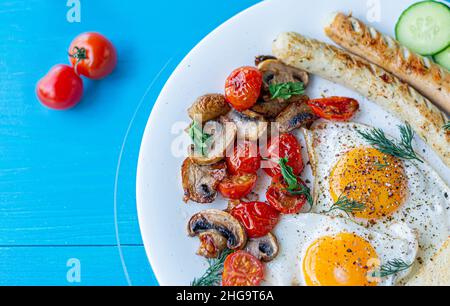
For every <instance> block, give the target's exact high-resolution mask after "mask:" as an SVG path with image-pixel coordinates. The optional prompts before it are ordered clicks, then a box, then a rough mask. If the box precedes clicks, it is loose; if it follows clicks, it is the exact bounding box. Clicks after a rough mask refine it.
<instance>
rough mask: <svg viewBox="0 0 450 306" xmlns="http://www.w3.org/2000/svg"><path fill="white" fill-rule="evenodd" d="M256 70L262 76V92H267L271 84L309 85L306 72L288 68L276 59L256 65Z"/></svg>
mask: <svg viewBox="0 0 450 306" xmlns="http://www.w3.org/2000/svg"><path fill="white" fill-rule="evenodd" d="M258 69H259V70H260V71H261V73H262V74H263V85H264V90H265V91H267V92H268V91H269V87H270V85H272V84H280V83H289V82H302V83H303V84H304V85H305V87H306V86H308V84H309V75H308V73H307V72H305V71H303V70H300V69H298V68H294V67H291V66H288V65H286V64H284V63H282V62H281V61H279V60H277V59H268V60H265V61H262V62H261V63H260V64H259V65H258Z"/></svg>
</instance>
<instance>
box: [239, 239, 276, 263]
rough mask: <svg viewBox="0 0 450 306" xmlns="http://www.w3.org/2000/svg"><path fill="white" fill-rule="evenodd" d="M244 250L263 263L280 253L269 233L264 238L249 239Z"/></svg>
mask: <svg viewBox="0 0 450 306" xmlns="http://www.w3.org/2000/svg"><path fill="white" fill-rule="evenodd" d="M245 250H246V251H247V252H249V253H250V254H252V255H253V256H255V257H256V258H258V259H259V260H262V261H264V262H269V261H272V260H274V259H275V258H276V257H277V256H278V253H279V251H280V247H279V245H278V240H277V238H276V237H275V236H274V235H273V234H272V233H269V234H267V235H266V236H264V237H261V238H255V239H250V240H249V241H248V243H247V246H246V247H245Z"/></svg>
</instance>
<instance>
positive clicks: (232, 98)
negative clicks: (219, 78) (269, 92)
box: [225, 67, 263, 112]
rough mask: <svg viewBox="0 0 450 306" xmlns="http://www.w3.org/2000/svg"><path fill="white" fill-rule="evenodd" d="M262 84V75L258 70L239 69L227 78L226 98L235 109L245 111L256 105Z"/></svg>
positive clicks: (251, 68)
mask: <svg viewBox="0 0 450 306" xmlns="http://www.w3.org/2000/svg"><path fill="white" fill-rule="evenodd" d="M262 84H263V79H262V73H261V72H260V71H259V70H258V69H257V68H255V67H241V68H238V69H236V70H234V71H233V72H232V73H231V75H230V76H229V77H228V78H227V81H226V83H225V97H226V99H227V101H228V103H230V104H231V106H233V107H234V109H236V110H238V111H240V112H242V111H245V110H247V109H249V108H251V107H252V106H253V105H255V104H256V101H257V100H258V98H259V96H260V94H261V87H262Z"/></svg>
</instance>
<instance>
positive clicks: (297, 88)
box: [269, 82, 305, 100]
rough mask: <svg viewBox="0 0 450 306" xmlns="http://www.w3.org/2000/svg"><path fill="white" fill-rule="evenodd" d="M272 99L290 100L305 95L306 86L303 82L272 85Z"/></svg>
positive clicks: (270, 87)
mask: <svg viewBox="0 0 450 306" xmlns="http://www.w3.org/2000/svg"><path fill="white" fill-rule="evenodd" d="M269 91H270V95H271V96H272V99H278V98H280V99H283V100H289V99H290V98H292V96H297V95H303V94H304V93H305V84H303V82H288V83H279V84H272V85H270V86H269Z"/></svg>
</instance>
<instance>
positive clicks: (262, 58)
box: [255, 55, 277, 67]
mask: <svg viewBox="0 0 450 306" xmlns="http://www.w3.org/2000/svg"><path fill="white" fill-rule="evenodd" d="M270 59H272V60H276V59H277V58H276V57H275V56H273V55H258V56H256V57H255V66H256V67H258V66H259V64H261V63H262V62H264V61H267V60H270Z"/></svg>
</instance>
